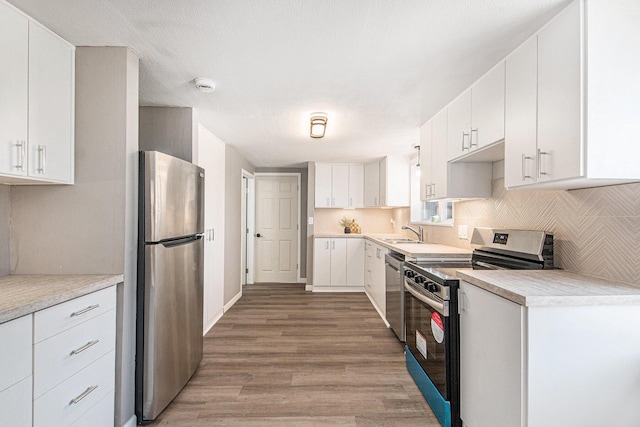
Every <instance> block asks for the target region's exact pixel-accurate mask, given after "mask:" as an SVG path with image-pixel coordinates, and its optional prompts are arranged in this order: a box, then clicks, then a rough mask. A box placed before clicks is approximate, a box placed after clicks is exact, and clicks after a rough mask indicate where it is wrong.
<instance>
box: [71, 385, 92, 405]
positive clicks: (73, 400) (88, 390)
mask: <svg viewBox="0 0 640 427" xmlns="http://www.w3.org/2000/svg"><path fill="white" fill-rule="evenodd" d="M97 388H98V385H97V384H96V385H92V386H91V387H89V388H88V389H86V390H85V391H83V392H82V394H81V395H80V396H78V397H76V398H75V399H71V402H69V405H76V404H77V403H78V402H80V401H81V400H82V399H84V398H85V397H87V396H89V395H90V394H91V393H92V392H93V391H94V390H95V389H97Z"/></svg>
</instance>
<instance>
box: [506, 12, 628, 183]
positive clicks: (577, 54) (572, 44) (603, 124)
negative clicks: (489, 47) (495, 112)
mask: <svg viewBox="0 0 640 427" xmlns="http://www.w3.org/2000/svg"><path fill="white" fill-rule="evenodd" d="M587 5H588V7H587ZM634 13H635V14H634ZM638 13H640V5H637V4H634V5H633V7H630V3H629V2H628V1H625V0H613V1H607V2H598V1H586V2H585V1H584V0H574V1H573V2H572V3H571V4H569V5H568V6H567V7H566V8H565V9H563V10H562V11H561V12H560V13H559V14H558V15H557V16H556V17H555V18H554V19H552V20H551V21H550V22H549V23H548V24H547V25H546V26H545V27H543V28H542V29H541V30H540V31H539V32H538V33H537V35H535V36H534V37H533V38H532V39H530V40H529V41H527V42H526V43H525V44H524V45H523V46H522V47H520V48H519V49H518V50H516V52H514V53H513V54H512V55H511V56H510V57H508V58H507V95H506V96H507V111H506V120H507V123H506V129H507V130H506V138H505V184H506V186H507V187H523V186H526V187H527V188H557V189H572V188H584V187H594V186H601V185H612V184H619V183H624V182H630V181H637V180H640V163H638V161H637V158H638V157H639V156H640V146H639V145H638V144H637V142H636V141H635V138H634V137H633V135H635V134H636V133H637V130H636V127H637V126H636V123H637V118H638V117H639V116H640V101H639V100H640V80H639V79H638V71H637V70H638V68H639V67H640V43H634V42H631V41H632V40H637V39H638V34H639V30H638V24H637V19H636V18H635V17H636V16H637V14H638ZM536 44H537V46H535V45H536ZM534 48H535V49H536V51H535V52H534ZM534 64H535V72H536V76H535V79H536V80H535V85H536V87H537V88H536V92H535V95H536V104H535V109H534V107H533V105H532V102H533V101H532V100H533V92H532V91H533V85H534V80H533V72H534V68H533V67H534ZM536 114H537V117H536V116H535V115H536ZM534 117H535V118H534ZM534 121H535V133H534V132H533V131H532V130H533V129H534V128H533V123H534ZM533 135H535V138H536V142H535V148H534V150H533V152H532V147H533V142H532V139H533Z"/></svg>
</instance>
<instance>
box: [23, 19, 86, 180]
mask: <svg viewBox="0 0 640 427" xmlns="http://www.w3.org/2000/svg"><path fill="white" fill-rule="evenodd" d="M73 70H74V50H73V47H72V46H70V45H68V44H67V43H65V42H64V41H62V40H61V39H59V38H58V37H57V36H55V35H54V34H53V33H51V32H49V31H48V30H46V29H44V28H42V27H40V26H39V25H37V24H35V23H30V24H29V150H28V151H29V154H28V156H29V160H28V164H29V175H31V176H33V177H37V178H44V179H46V180H51V181H58V182H65V183H72V182H73V117H74V114H75V112H74V111H73V106H74V90H73V88H74V74H73Z"/></svg>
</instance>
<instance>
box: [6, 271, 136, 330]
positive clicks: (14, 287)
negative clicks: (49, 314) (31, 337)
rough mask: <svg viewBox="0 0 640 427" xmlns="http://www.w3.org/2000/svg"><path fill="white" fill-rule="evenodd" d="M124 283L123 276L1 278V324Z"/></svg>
mask: <svg viewBox="0 0 640 427" xmlns="http://www.w3.org/2000/svg"><path fill="white" fill-rule="evenodd" d="M123 280H124V276H123V275H122V274H113V275H88V274H70V275H49V274H46V275H43V274H20V275H13V276H2V277H0V323H4V322H8V321H9V320H13V319H17V318H18V317H22V316H25V315H27V314H31V313H34V312H36V311H39V310H43V309H45V308H48V307H51V306H54V305H56V304H60V303H63V302H66V301H69V300H71V299H74V298H78V297H81V296H83V295H86V294H90V293H92V292H96V291H99V290H101V289H104V288H108V287H110V286H113V285H115V284H117V283H120V282H122V281H123Z"/></svg>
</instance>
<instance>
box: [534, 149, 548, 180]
mask: <svg viewBox="0 0 640 427" xmlns="http://www.w3.org/2000/svg"><path fill="white" fill-rule="evenodd" d="M550 155H551V152H549V151H542V150H541V149H539V148H538V155H537V158H538V164H537V166H538V178H540V177H541V176H542V175H548V173H547V172H543V171H542V156H550Z"/></svg>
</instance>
